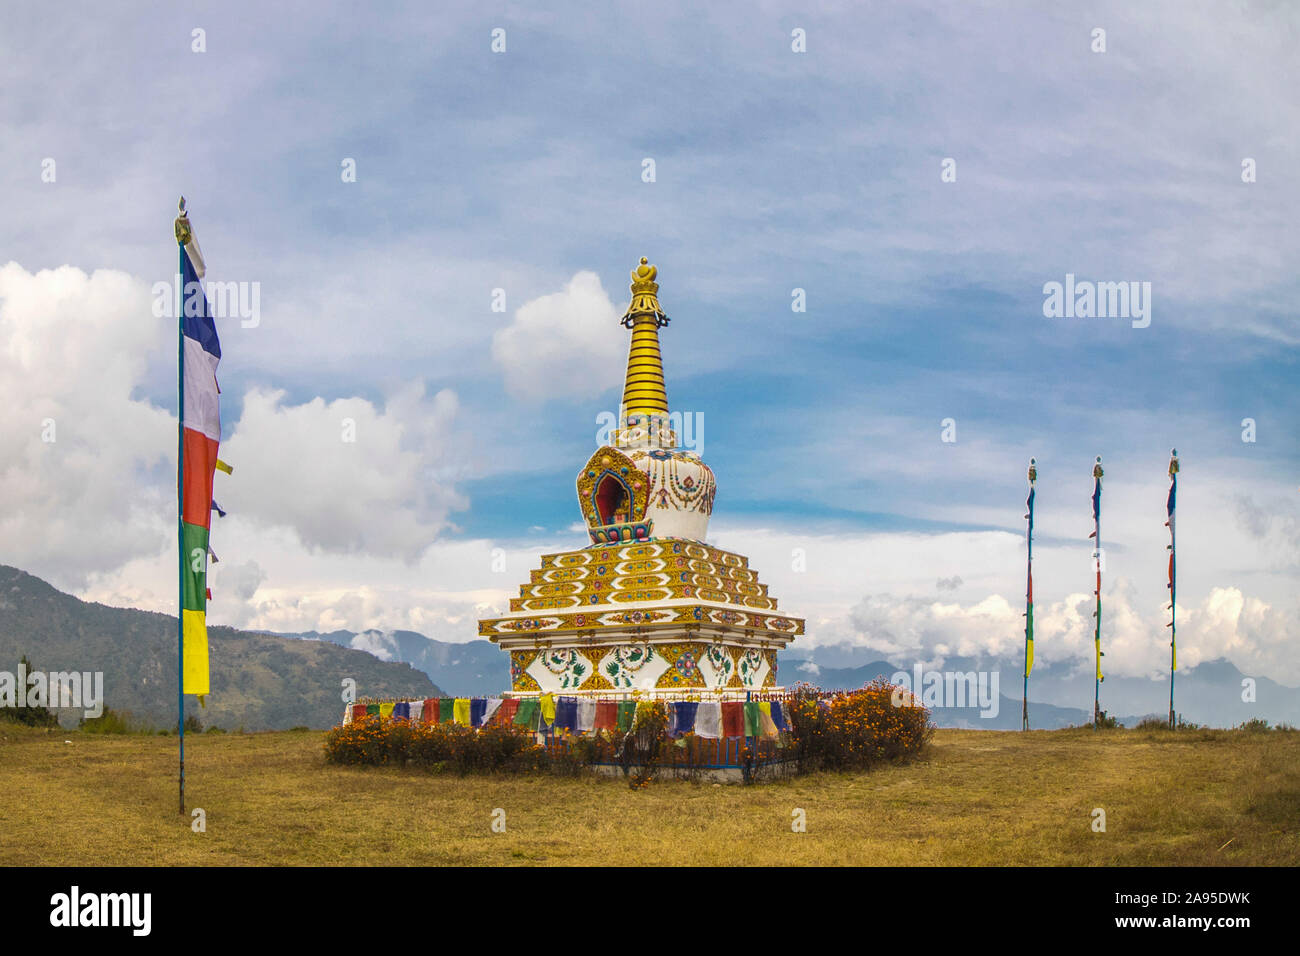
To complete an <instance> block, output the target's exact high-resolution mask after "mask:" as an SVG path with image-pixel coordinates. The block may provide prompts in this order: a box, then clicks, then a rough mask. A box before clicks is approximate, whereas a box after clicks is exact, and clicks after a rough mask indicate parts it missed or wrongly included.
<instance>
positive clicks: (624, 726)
mask: <svg viewBox="0 0 1300 956" xmlns="http://www.w3.org/2000/svg"><path fill="white" fill-rule="evenodd" d="M635 716H636V701H634V700H620V701H619V702H618V726H617V730H618V732H619V733H620V734H625V733H627V732H628V731H629V730H631V729H632V719H633V718H634V717H635Z"/></svg>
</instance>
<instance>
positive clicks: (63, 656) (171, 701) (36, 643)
mask: <svg viewBox="0 0 1300 956" xmlns="http://www.w3.org/2000/svg"><path fill="white" fill-rule="evenodd" d="M208 635H209V638H210V642H211V668H212V694H211V696H209V697H208V699H207V707H205V708H200V707H199V706H198V703H197V701H195V699H194V698H189V699H188V700H187V701H186V714H189V713H191V712H192V713H194V714H196V715H197V716H198V718H199V720H200V721H201V722H202V723H203V725H204V726H205V727H206V726H213V725H216V726H220V727H223V728H225V729H227V730H234V729H237V728H239V727H243V728H244V729H245V730H284V729H287V728H289V727H297V726H306V727H318V728H325V727H331V726H333V725H334V724H336V723H338V721H339V718H340V716H341V715H342V713H343V698H342V693H343V680H344V678H352V679H353V680H355V681H356V682H357V692H358V693H359V694H363V695H375V696H379V695H383V696H395V695H399V694H400V695H409V696H418V697H430V696H436V695H439V694H440V693H441V691H439V689H438V688H437V687H436V686H435V685H434V684H433V682H432V681H431V680H430V679H429V677H428V675H427V674H425V673H422V672H421V671H419V670H417V669H415V668H413V667H411V666H410V665H408V664H404V663H399V662H388V661H382V660H379V659H378V658H376V657H375V656H373V655H371V654H367V653H365V652H364V651H357V650H351V649H349V648H346V647H339V646H337V645H336V644H334V643H331V642H326V641H301V640H292V639H289V638H285V637H278V636H275V635H269V634H262V633H255V632H249V631H240V630H236V629H234V628H229V627H210V628H209V629H208ZM23 654H26V655H27V656H28V657H29V658H30V659H31V661H32V664H33V665H34V666H35V667H36V668H37V669H38V670H42V671H59V670H77V671H102V672H103V674H104V697H105V704H106V706H108V707H111V708H112V709H113V710H116V711H130V712H131V713H132V714H134V715H135V716H136V717H137V718H140V719H142V720H146V721H148V722H150V723H153V724H155V725H157V726H159V727H164V726H166V727H174V726H175V722H176V619H175V618H174V617H170V616H168V615H165V614H158V613H155V612H152V611H140V610H136V609H134V608H115V607H108V606H106V605H103V604H95V603H89V602H86V601H82V600H80V599H79V598H76V597H73V596H72V595H70V594H64V593H63V592H62V591H59V590H56V589H55V588H54V587H52V586H51V585H49V584H48V583H46V582H45V581H43V580H41V579H40V578H38V577H36V576H34V575H31V574H28V573H27V572H25V571H21V570H19V569H17V568H12V567H8V566H6V565H0V671H9V672H11V673H13V672H16V671H17V669H18V661H19V657H20V656H21V655H23ZM79 716H80V714H74V713H72V712H69V711H64V712H62V713H61V714H60V720H61V721H62V722H64V723H65V724H68V725H75V723H76V721H77V719H78V718H79Z"/></svg>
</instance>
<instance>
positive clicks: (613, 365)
mask: <svg viewBox="0 0 1300 956" xmlns="http://www.w3.org/2000/svg"><path fill="white" fill-rule="evenodd" d="M620 314H621V313H620V311H619V309H618V308H617V307H616V306H615V305H614V303H613V302H611V301H610V298H609V296H608V295H607V294H606V292H605V289H604V287H603V286H602V285H601V284H600V277H599V276H598V275H596V273H594V272H587V271H585V270H584V271H582V272H579V273H577V274H576V275H575V276H574V277H573V278H572V279H570V280H569V281H568V283H566V284H565V287H564V291H563V292H556V293H552V294H551V295H544V296H540V297H539V298H536V299H532V300H530V301H528V302H525V303H524V304H523V305H522V306H520V307H519V310H518V311H517V312H516V313H515V319H514V322H513V323H511V324H510V325H508V326H507V327H506V328H504V329H500V330H499V331H497V333H496V334H495V335H493V336H492V357H493V358H494V359H495V360H496V362H497V364H498V365H500V366H501V370H502V372H503V373H504V375H505V385H506V389H507V390H508V391H509V392H510V394H511V395H514V396H516V397H517V398H526V399H545V398H554V397H558V396H562V397H566V398H590V397H592V396H594V395H599V394H600V393H601V392H604V391H605V390H606V389H609V388H611V387H613V386H615V385H617V384H619V383H620V382H621V381H622V380H623V373H624V370H625V368H626V364H625V359H626V357H627V343H628V333H627V332H626V331H625V330H624V329H623V328H622V326H620V325H619V324H618V319H619V315H620Z"/></svg>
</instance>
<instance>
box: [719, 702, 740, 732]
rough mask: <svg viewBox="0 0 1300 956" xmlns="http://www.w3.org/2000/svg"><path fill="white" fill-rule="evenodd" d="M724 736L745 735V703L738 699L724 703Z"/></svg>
mask: <svg viewBox="0 0 1300 956" xmlns="http://www.w3.org/2000/svg"><path fill="white" fill-rule="evenodd" d="M722 736H724V737H743V736H745V705H744V704H742V703H741V702H740V701H738V700H728V701H723V703H722Z"/></svg>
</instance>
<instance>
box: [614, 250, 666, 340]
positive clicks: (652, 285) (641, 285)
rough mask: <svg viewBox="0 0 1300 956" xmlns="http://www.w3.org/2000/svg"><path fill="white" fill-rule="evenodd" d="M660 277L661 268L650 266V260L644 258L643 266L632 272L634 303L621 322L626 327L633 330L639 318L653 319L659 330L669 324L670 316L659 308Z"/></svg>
mask: <svg viewBox="0 0 1300 956" xmlns="http://www.w3.org/2000/svg"><path fill="white" fill-rule="evenodd" d="M658 277H659V267H658V266H652V265H650V260H649V259H647V258H646V257H645V256H642V257H641V264H640V265H639V266H637V267H636V268H635V269H633V270H632V285H631V290H632V301H631V302H630V303H628V307H627V311H626V312H624V313H623V318H622V319H621V320H620V321H621V322H622V324H623V326H624V327H626V328H629V329H630V328H632V326H633V324H634V323H635V321H636V318H637V317H638V316H645V317H650V318H653V319H654V320H655V325H656V326H657V327H658V328H663V327H664V326H665V325H667V324H668V316H666V315H664V311H663V309H661V308H660V307H659V283H658V282H656V281H655V280H656V279H657V278H658Z"/></svg>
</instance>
